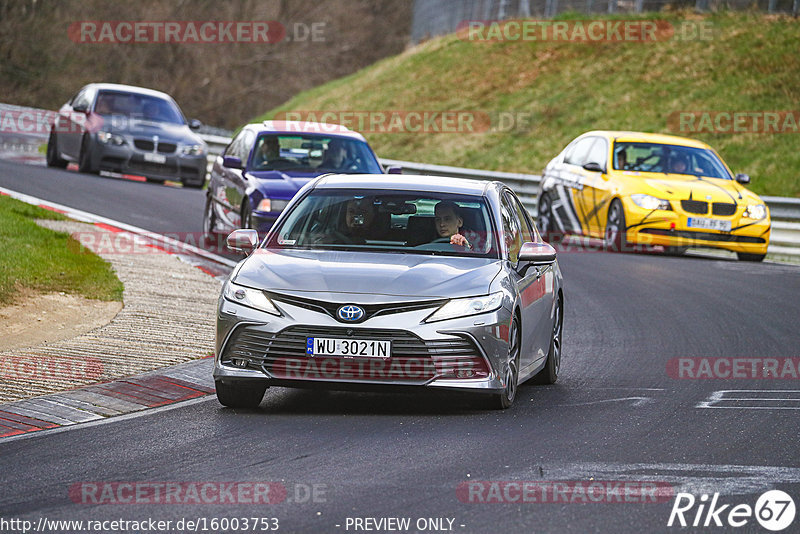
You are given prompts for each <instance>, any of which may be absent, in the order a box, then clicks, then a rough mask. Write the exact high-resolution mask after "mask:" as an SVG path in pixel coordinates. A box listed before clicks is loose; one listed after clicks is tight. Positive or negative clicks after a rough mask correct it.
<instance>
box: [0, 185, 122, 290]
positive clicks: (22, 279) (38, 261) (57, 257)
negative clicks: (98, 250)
mask: <svg viewBox="0 0 800 534" xmlns="http://www.w3.org/2000/svg"><path fill="white" fill-rule="evenodd" d="M34 219H65V217H64V216H62V215H60V214H58V213H55V212H52V211H49V210H44V209H42V208H38V207H36V206H31V205H30V204H25V203H23V202H20V201H18V200H14V199H12V198H9V197H7V196H0V244H2V248H0V305H7V304H11V303H13V302H14V300H15V297H16V295H17V294H18V293H19V291H22V290H33V291H35V292H55V291H63V292H65V293H70V294H76V295H82V296H84V297H87V298H92V299H98V300H117V301H121V300H122V290H123V287H122V282H120V281H119V279H117V276H116V275H115V274H114V271H113V270H112V269H111V265H110V264H109V263H107V262H106V261H105V260H103V259H102V258H100V257H99V256H96V255H95V254H93V253H91V252H88V251H87V250H86V249H83V251H82V252H79V250H80V247H79V246H78V244H77V242H75V241H74V240H72V239H71V238H70V237H69V235H68V234H66V233H61V232H54V231H52V230H48V229H46V228H42V227H40V226H38V225H37V224H36V223H35V222H34Z"/></svg>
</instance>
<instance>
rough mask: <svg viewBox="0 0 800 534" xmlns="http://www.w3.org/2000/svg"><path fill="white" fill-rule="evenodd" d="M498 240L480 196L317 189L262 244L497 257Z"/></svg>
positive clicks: (280, 246)
mask: <svg viewBox="0 0 800 534" xmlns="http://www.w3.org/2000/svg"><path fill="white" fill-rule="evenodd" d="M498 242H499V241H498V239H497V235H496V233H495V230H494V225H493V224H492V219H491V217H490V212H489V209H488V207H487V204H486V201H485V199H484V198H483V197H480V196H469V195H455V194H445V193H431V192H415V191H380V190H345V189H317V190H313V191H311V192H310V193H309V194H308V195H307V196H306V197H304V198H303V199H302V200H301V201H300V202H299V203H298V204H296V205H295V206H294V208H293V209H292V211H291V212H290V213H289V214H288V216H287V217H286V218H285V219H283V220H282V222H281V223H280V226H279V227H277V228H275V229H274V230H273V231H271V232H270V238H269V240H268V241H267V244H266V247H267V248H280V249H291V248H305V249H327V250H342V249H348V250H364V251H367V250H369V251H374V252H403V253H412V254H435V255H438V254H441V255H454V256H473V257H483V258H487V257H488V258H498V257H499V254H498V248H499V247H498Z"/></svg>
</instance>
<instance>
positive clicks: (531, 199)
mask: <svg viewBox="0 0 800 534" xmlns="http://www.w3.org/2000/svg"><path fill="white" fill-rule="evenodd" d="M201 137H203V139H204V140H205V141H206V143H208V151H209V162H213V158H216V155H218V154H221V153H222V150H223V149H224V148H225V147H226V146H227V145H228V144H229V143H230V141H231V140H230V139H228V138H226V137H219V136H206V135H203V136H201ZM380 162H381V165H383V166H384V167H389V166H399V167H402V168H403V173H404V174H424V175H428V176H454V177H456V178H473V179H480V180H499V181H501V182H503V183H505V184H506V185H508V186H509V187H510V188H511V189H513V190H514V191H515V192H516V193H517V195H518V196H519V199H520V200H521V201H522V203H523V204H524V205H525V208H526V209H527V210H528V211H529V212H530V213H532V214H535V213H536V196H537V194H538V191H539V182H540V181H541V176H539V175H537V174H521V173H515V172H498V171H483V170H478V169H466V168H463V167H450V166H447V165H433V164H430V163H416V162H413V161H400V160H394V159H385V158H381V160H380ZM761 198H762V199H763V200H764V202H766V203H767V206H769V212H770V216H771V217H772V232H771V233H770V242H769V251H768V253H769V255H770V257H772V258H779V259H780V258H782V259H789V260H793V261H797V260H798V259H800V198H787V197H771V196H762V197H761Z"/></svg>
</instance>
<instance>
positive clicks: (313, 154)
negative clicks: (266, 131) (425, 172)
mask: <svg viewBox="0 0 800 534" xmlns="http://www.w3.org/2000/svg"><path fill="white" fill-rule="evenodd" d="M250 170H253V171H300V172H303V171H305V172H310V173H320V172H336V173H345V174H348V173H349V174H381V173H383V169H382V168H381V166H380V164H379V163H378V162H377V160H376V159H375V156H374V154H373V153H372V151H371V150H370V148H369V146H367V144H366V143H365V142H363V141H359V140H357V139H347V138H341V137H321V136H317V135H291V134H290V135H274V134H272V135H262V136H260V137H259V138H258V139H257V140H256V144H255V149H254V151H253V157H252V159H251V162H250Z"/></svg>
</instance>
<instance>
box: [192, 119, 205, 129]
mask: <svg viewBox="0 0 800 534" xmlns="http://www.w3.org/2000/svg"><path fill="white" fill-rule="evenodd" d="M202 127H203V123H202V122H200V121H199V120H197V119H192V120H190V121H189V129H190V130H199V129H200V128H202Z"/></svg>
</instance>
